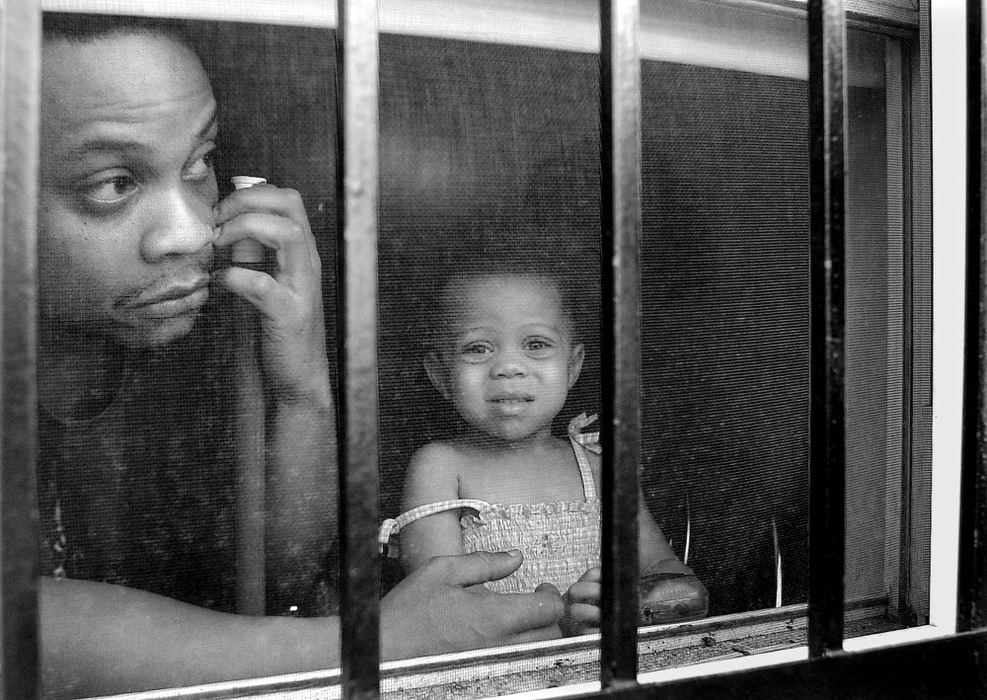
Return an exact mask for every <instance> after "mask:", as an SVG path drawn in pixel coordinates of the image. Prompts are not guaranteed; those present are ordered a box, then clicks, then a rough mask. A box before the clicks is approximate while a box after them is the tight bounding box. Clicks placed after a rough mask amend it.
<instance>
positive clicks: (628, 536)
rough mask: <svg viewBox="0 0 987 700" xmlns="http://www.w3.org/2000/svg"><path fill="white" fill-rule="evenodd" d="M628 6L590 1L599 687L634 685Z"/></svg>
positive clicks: (632, 91)
mask: <svg viewBox="0 0 987 700" xmlns="http://www.w3.org/2000/svg"><path fill="white" fill-rule="evenodd" d="M638 15H639V13H638V3H637V0H601V1H600V146H601V169H600V175H601V178H600V179H601V188H602V189H601V200H600V201H601V214H600V216H601V226H602V236H603V244H602V254H603V260H602V264H601V273H602V278H603V279H602V289H603V290H604V294H606V293H607V291H606V290H611V291H612V297H611V298H609V299H608V300H607V303H605V304H604V305H603V313H602V328H601V346H602V353H601V355H602V364H603V367H604V368H609V370H610V371H609V372H607V371H606V370H604V373H603V378H602V387H601V390H602V395H603V401H602V413H603V422H602V424H601V426H600V428H601V432H602V435H601V440H602V444H603V459H604V468H603V493H604V501H603V546H602V549H603V551H602V560H603V587H602V615H601V617H602V620H601V642H600V644H601V649H600V664H601V669H600V680H601V682H602V684H603V687H604V688H617V687H621V686H625V685H629V684H632V683H636V682H637V620H638V589H637V581H638V552H637V545H638V533H637V510H638V490H639V487H638V466H639V465H640V422H641V400H640V387H641V343H640V271H639V269H638V249H639V247H640V238H641V127H640V124H641V61H640V57H639V53H638V22H639V16H638Z"/></svg>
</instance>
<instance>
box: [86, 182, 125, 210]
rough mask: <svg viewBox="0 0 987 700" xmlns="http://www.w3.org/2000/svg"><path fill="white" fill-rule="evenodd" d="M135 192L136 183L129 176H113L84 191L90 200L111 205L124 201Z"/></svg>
mask: <svg viewBox="0 0 987 700" xmlns="http://www.w3.org/2000/svg"><path fill="white" fill-rule="evenodd" d="M136 190H137V181H136V180H134V178H133V177H131V176H130V175H114V176H113V177H108V178H106V179H104V180H100V181H99V182H97V183H96V184H94V185H92V186H90V187H88V188H87V189H86V196H87V197H89V198H90V199H92V200H94V201H96V202H100V203H104V204H113V203H115V202H119V201H120V200H123V199H126V198H127V197H129V196H130V195H131V194H132V193H133V192H134V191H136Z"/></svg>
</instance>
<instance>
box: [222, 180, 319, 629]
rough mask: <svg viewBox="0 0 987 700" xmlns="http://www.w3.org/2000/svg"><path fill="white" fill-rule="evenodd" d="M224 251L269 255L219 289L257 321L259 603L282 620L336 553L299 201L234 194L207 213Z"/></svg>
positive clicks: (314, 258) (282, 192)
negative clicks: (262, 457)
mask: <svg viewBox="0 0 987 700" xmlns="http://www.w3.org/2000/svg"><path fill="white" fill-rule="evenodd" d="M215 215H216V223H217V225H218V226H219V237H218V239H217V241H216V244H217V245H219V246H226V245H231V244H233V243H235V242H236V241H238V240H242V239H245V238H251V239H254V240H256V241H258V242H260V243H262V244H263V245H264V246H266V247H267V248H269V249H271V250H272V251H273V252H274V255H273V258H274V262H273V266H272V269H271V270H270V274H268V273H267V272H259V271H255V270H250V269H246V268H243V267H230V268H227V269H226V270H224V271H223V272H222V273H220V281H221V282H222V283H223V285H224V286H226V288H227V289H229V290H230V291H232V292H233V293H235V294H237V295H238V296H240V297H242V298H244V299H246V300H247V301H248V302H250V303H251V304H252V305H253V306H254V307H255V308H256V309H257V312H258V314H259V317H260V328H261V351H262V357H263V371H264V380H265V384H266V393H267V396H268V399H269V402H270V407H269V408H270V413H269V416H270V421H269V423H268V428H269V430H268V434H267V484H266V485H267V491H266V504H267V522H266V545H267V546H266V560H267V566H266V569H267V572H268V576H267V580H268V584H269V585H268V598H269V599H272V598H273V599H274V600H275V601H277V602H278V607H279V608H283V609H284V610H285V611H287V609H288V608H289V606H290V605H292V604H297V605H299V607H302V606H303V605H304V603H305V602H307V601H306V598H307V597H309V596H310V595H311V592H312V586H313V583H314V581H315V577H316V575H317V574H318V573H319V571H320V570H321V568H322V567H323V565H324V562H325V556H326V554H327V553H328V552H329V551H331V550H333V549H335V546H334V540H335V533H336V513H337V503H336V494H337V483H336V425H335V416H334V406H333V401H332V388H331V386H330V380H329V362H328V357H327V352H326V340H325V319H324V316H323V304H322V272H321V262H320V260H319V253H318V250H317V249H316V245H315V239H314V238H313V236H312V232H311V229H310V227H309V223H308V218H307V216H306V213H305V207H304V204H303V202H302V199H301V197H300V196H299V195H298V193H297V192H295V191H294V190H290V189H282V188H278V187H273V186H269V185H266V186H259V187H252V188H249V189H244V190H238V191H236V192H234V193H233V194H231V195H230V196H229V197H227V198H225V199H224V200H222V201H221V202H220V203H219V204H218V205H217V206H216V209H215Z"/></svg>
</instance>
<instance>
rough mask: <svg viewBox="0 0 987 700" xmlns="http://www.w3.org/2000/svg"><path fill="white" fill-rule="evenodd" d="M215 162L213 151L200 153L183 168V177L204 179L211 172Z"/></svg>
mask: <svg viewBox="0 0 987 700" xmlns="http://www.w3.org/2000/svg"><path fill="white" fill-rule="evenodd" d="M215 162H216V155H215V151H209V152H208V153H204V154H202V155H201V156H199V157H198V158H196V159H195V160H194V161H192V163H191V164H190V165H189V166H188V167H187V168H186V169H185V178H186V179H188V180H205V179H206V178H207V177H209V176H210V175H211V174H212V171H213V166H214V165H215Z"/></svg>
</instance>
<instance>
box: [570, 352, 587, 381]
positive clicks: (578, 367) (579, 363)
mask: <svg viewBox="0 0 987 700" xmlns="http://www.w3.org/2000/svg"><path fill="white" fill-rule="evenodd" d="M585 356H586V352H585V351H584V350H583V344H582V343H576V344H575V345H573V346H572V352H571V353H570V354H569V367H568V370H569V372H568V374H569V382H568V387H567V388H569V389H571V388H572V385H573V384H575V383H576V380H577V379H579V372H580V371H582V369H583V358H584V357H585Z"/></svg>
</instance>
